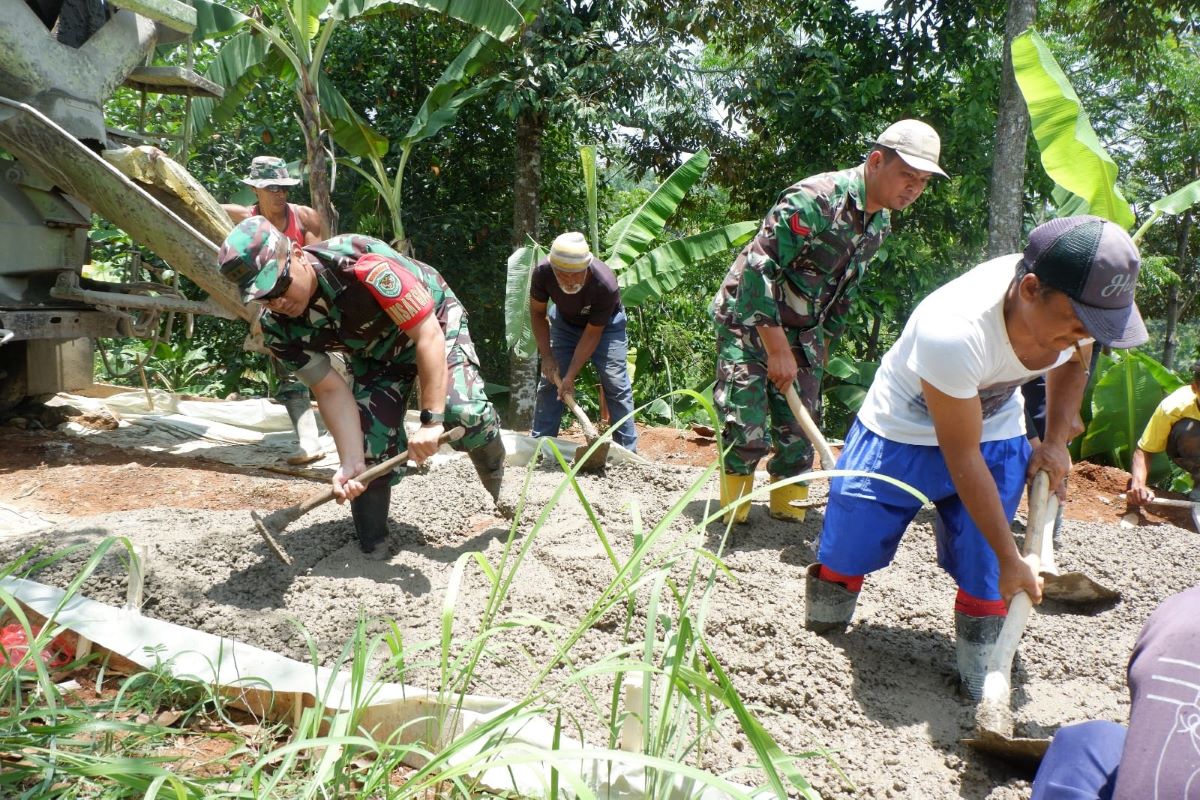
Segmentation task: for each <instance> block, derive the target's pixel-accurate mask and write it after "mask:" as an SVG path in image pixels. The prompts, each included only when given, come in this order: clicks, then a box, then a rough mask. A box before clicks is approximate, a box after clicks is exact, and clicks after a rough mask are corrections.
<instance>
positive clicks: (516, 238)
mask: <svg viewBox="0 0 1200 800" xmlns="http://www.w3.org/2000/svg"><path fill="white" fill-rule="evenodd" d="M545 127H546V116H545V114H544V113H542V112H540V111H533V110H525V111H523V112H521V114H520V115H519V116H518V117H517V146H516V170H515V173H514V176H513V231H512V246H513V248H514V249H515V248H517V247H521V246H522V245H524V244H525V242H526V238H527V237H529V236H532V237H533V238H534V239H536V238H537V232H538V218H539V217H540V216H541V203H540V201H539V194H540V192H541V188H542V133H543V131H544V130H545ZM510 358H511V361H510V363H509V371H508V385H509V395H508V397H509V404H508V426H509V427H510V428H511V429H513V430H516V431H524V430H529V428H530V426H531V425H532V424H533V408H534V405H535V404H536V401H537V380H538V365H537V364H538V362H537V357H536V356H535V357H534V358H529V359H522V358H518V357H517V356H516V355H515V354H510Z"/></svg>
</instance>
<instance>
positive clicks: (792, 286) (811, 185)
mask: <svg viewBox="0 0 1200 800" xmlns="http://www.w3.org/2000/svg"><path fill="white" fill-rule="evenodd" d="M866 196H867V189H866V181H865V176H864V167H863V165H859V166H857V167H853V168H851V169H846V170H842V171H840V172H826V173H822V174H820V175H813V176H812V177H809V178H805V179H804V180H802V181H800V182H799V183H797V184H794V185H793V186H790V187H788V188H787V189H786V190H784V192H783V193H782V194H781V195H780V197H779V200H778V201H777V202H776V203H775V205H774V207H773V208H772V209H771V210H770V212H768V213H767V216H766V218H765V219H764V220H763V224H762V227H761V228H760V229H759V231H758V234H757V235H756V236H755V237H754V238H753V239H752V240H751V241H750V243H749V244H747V245H746V247H745V248H744V249H743V250H742V252H741V254H740V255H739V256H738V258H737V260H736V261H735V262H734V263H733V266H732V267H730V268H729V272H728V273H727V274H726V276H725V280H724V282H723V284H722V285H721V289H720V291H718V292H717V296H716V297H715V298H714V299H713V304H712V309H711V310H712V315H713V318H714V320H715V321H716V323H717V326H718V328H725V329H727V330H728V332H729V333H730V334H732V335H731V336H722V337H720V342H719V352H718V356H719V357H720V358H723V359H728V360H732V361H745V360H747V358H751V359H754V360H758V359H761V358H762V357H763V356H762V345H761V342H760V341H759V338H758V336H757V333H756V332H754V331H753V329H754V328H756V327H757V326H759V325H782V326H784V327H785V328H790V329H793V330H796V331H799V332H801V335H800V336H799V340H800V341H799V342H797V341H796V338H795V337H794V336H789V339H791V340H792V341H793V343H799V344H801V346H802V347H804V348H805V349H809V347H812V346H813V345H816V347H818V348H819V349H821V350H823V349H824V346H825V343H826V342H828V341H829V340H831V339H833V338H835V337H836V336H838V335H839V334H840V333H841V332H842V331H843V330H844V329H845V327H846V314H847V312H848V311H849V308H850V303H851V301H852V300H853V299H854V295H855V293H856V292H857V284H858V281H859V280H860V279H861V278H862V276H863V274H864V273H865V272H866V267H867V264H868V263H869V262H870V261H871V259H872V258H873V257H874V255H875V253H876V251H878V250H879V247H880V245H881V244H882V243H883V240H884V239H885V238H886V237H887V235H888V233H889V231H890V229H891V223H890V216H889V214H888V211H887V210H886V209H884V210H881V211H878V212H876V213H875V214H872V215H871V217H870V219H869V220H868V219H867V214H866V210H865V208H866ZM747 345H749V346H750V347H747ZM747 350H749V351H750V352H747ZM754 350H757V351H758V352H757V353H754V352H753V351H754ZM816 363H817V364H819V363H821V362H820V360H817V361H816Z"/></svg>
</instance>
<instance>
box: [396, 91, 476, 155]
mask: <svg viewBox="0 0 1200 800" xmlns="http://www.w3.org/2000/svg"><path fill="white" fill-rule="evenodd" d="M498 81H499V78H488V79H487V80H485V81H482V82H480V83H478V84H477V85H475V86H472V87H471V88H470V89H466V90H464V91H461V92H459V93H458V94H455V95H453V96H452V97H450V98H449V99H448V100H446V101H445V102H444V103H443V104H442V105H441V106H440V107H438V108H437V109H434V110H432V112H431V113H430V114H429V116H428V117H426V118H425V119H424V120H421V119H419V118H418V119H414V120H413V127H411V128H409V130H408V135H406V136H405V137H404V144H405V145H412V144H416V143H417V142H420V141H423V140H425V139H429V138H432V137H434V136H436V135H437V134H438V133H440V132H441V130H442V128H445V127H446V126H447V125H452V124H453V123H454V119H455V118H456V117H457V116H458V112H459V111H462V110H463V108H465V107H466V106H468V105H470V104H471V102H472V101H473V100H475V98H477V97H482V96H483V95H485V94H487V93H488V92H490V91H491V90H492V87H493V86H495V85H496V83H497V82H498ZM421 110H422V111H425V110H426V109H425V108H424V106H422V108H421ZM418 122H420V123H421V126H420V128H418V127H417V124H418Z"/></svg>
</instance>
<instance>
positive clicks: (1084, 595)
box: [1042, 572, 1121, 603]
mask: <svg viewBox="0 0 1200 800" xmlns="http://www.w3.org/2000/svg"><path fill="white" fill-rule="evenodd" d="M1042 578H1043V579H1044V580H1045V583H1044V584H1043V586H1042V592H1043V594H1045V596H1046V598H1047V599H1049V600H1058V601H1061V602H1064V603H1111V602H1114V601H1116V600H1120V599H1121V593H1120V592H1118V591H1115V590H1113V589H1109V588H1108V587H1107V586H1102V585H1101V584H1099V583H1096V582H1095V581H1094V580H1092V579H1091V578H1089V577H1088V576H1087V575H1084V574H1083V573H1082V572H1064V573H1063V574H1061V575H1052V574H1049V573H1045V572H1043V573H1042Z"/></svg>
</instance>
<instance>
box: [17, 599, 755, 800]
mask: <svg viewBox="0 0 1200 800" xmlns="http://www.w3.org/2000/svg"><path fill="white" fill-rule="evenodd" d="M0 590H3V591H5V592H8V593H10V594H11V595H12V596H13V597H15V598H16V599H17V600H19V601H20V602H21V603H22V604H24V605H25V606H26V607H27V608H29V609H31V610H32V611H34V612H36V613H37V614H40V615H41V616H43V617H46V618H53V619H54V620H55V622H56V623H57V624H58V625H61V626H63V627H65V628H68V629H70V630H72V631H75V632H76V633H77V634H79V635H80V636H82V637H84V638H85V639H88V640H89V641H91V642H92V643H93V644H94V645H96V646H98V647H100V648H103V649H104V650H107V651H109V652H111V653H114V654H116V655H117V656H121V657H123V658H125V659H128V660H129V661H132V662H134V663H135V664H138V665H140V666H141V667H143V668H145V669H150V668H154V667H157V666H158V665H159V664H166V665H168V667H169V668H170V669H171V671H172V673H173V674H174V675H175V676H177V677H179V678H182V679H185V680H195V681H198V682H201V683H204V684H206V685H210V686H216V687H220V688H221V690H222V691H223V693H225V694H226V695H228V696H231V697H233V698H235V702H237V703H238V704H239V705H241V706H243V707H245V708H248V709H249V710H251V711H252V712H254V713H257V714H259V715H262V716H266V717H269V718H272V719H283V720H288V719H297V718H298V716H299V713H300V712H301V710H302V709H303V708H306V707H310V706H314V705H317V704H320V705H322V706H323V707H324V708H325V710H326V712H327V713H329V714H337V713H339V712H344V711H347V710H349V708H350V706H351V698H352V695H353V687H352V685H351V681H350V677H349V676H348V675H347V674H346V673H344V672H334V671H332V670H329V669H326V668H323V667H314V666H313V665H312V664H305V663H301V662H299V661H295V660H293V659H290V658H285V657H284V656H281V655H278V654H276V653H272V652H269V651H267V650H262V649H260V648H257V647H252V646H250V645H247V644H243V643H242V642H237V641H233V640H230V639H223V638H221V637H218V636H213V635H212V634H208V633H204V632H202V631H197V630H193V629H190V628H185V627H183V626H180V625H174V624H172V623H169V622H162V621H160V620H155V619H150V618H148V617H143V616H142V615H141V614H140V613H138V612H136V611H127V610H124V609H119V608H115V607H113V606H109V605H105V604H103V603H98V602H96V601H93V600H89V599H87V598H85V597H81V596H78V595H76V596H73V597H71V598H70V599H69V600H66V601H65V603H64V598H65V594H64V592H63V591H62V590H61V589H57V588H54V587H51V586H46V585H44V584H40V583H36V582H34V581H29V580H24V579H21V578H2V579H0ZM60 606H61V610H59V607H60ZM56 611H57V613H56ZM268 687H269V688H268ZM367 696H368V697H369V700H368V701H367V702H365V703H362V702H360V706H365V710H364V712H363V714H362V717H361V723H360V724H361V725H362V727H363V728H364V729H365V730H367V731H369V732H370V733H371V735H372V736H373V737H374V738H376V739H377V740H380V741H382V740H385V739H388V738H389V737H391V736H393V735H396V736H397V738H398V740H399V741H400V742H404V743H412V742H415V741H423V742H424V743H425V745H426V746H434V747H436V744H434V743H432V742H430V741H429V736H430V731H432V730H436V728H435V727H433V726H432V725H431V723H432V722H433V721H434V720H436V719H438V718H439V717H445V718H452V717H449V716H448V715H449V714H452V713H453V706H455V705H456V704H457V703H458V698H457V697H450V698H448V699H446V698H441V699H439V697H438V695H437V694H436V693H435V692H430V691H427V690H424V689H418V688H414V687H412V686H406V685H403V684H397V683H377V684H374V685H372V686H370V687H368V688H367ZM443 701H444V702H443ZM447 704H449V705H450V706H451V708H447V707H446V706H447ZM512 707H513V703H512V701H510V700H506V699H503V698H497V697H485V696H480V695H467V696H466V697H465V698H463V700H462V704H461V708H462V713H461V715H460V717H459V724H458V725H457V726H456V730H455V732H454V734H455V735H456V736H461V735H465V734H468V733H470V732H471V731H472V730H474V729H476V728H478V727H479V726H483V725H486V724H488V722H489V720H491V719H493V718H495V717H496V716H497V715H502V714H504V713H505V712H506V711H507V710H509V709H511V708H512ZM503 736H504V738H505V740H506V742H505V748H504V751H503V753H504V755H503V757H505V758H506V759H507V758H512V759H513V760H516V761H521V760H524V759H525V757H527V756H528V761H526V763H510V764H507V765H504V766H496V767H493V768H490V769H487V770H486V771H485V772H484V773H483V774H482V775H481V776H479V777H480V779H481V781H482V782H483V784H484V785H486V786H488V787H490V788H492V789H494V790H497V791H513V792H516V793H518V794H520V795H522V796H525V797H544V796H546V794H547V792H548V789H549V786H550V770H551V766H553V767H554V768H555V769H557V770H558V771H559V773H560V776H562V777H561V778H560V794H561V795H562V796H575V794H576V793H575V792H574V791H572V788H571V781H569V780H566V779H565V774H566V773H567V772H570V773H571V774H572V775H575V776H579V777H580V778H581V779H582V782H583V783H584V784H585V785H586V786H587V787H588V788H589V789H590V790H591V791H592V792H593V793H594V794H595V796H597V797H600V798H620V799H621V800H626V799H628V800H634V799H635V798H642V797H645V784H644V782H643V778H642V767H640V766H637V765H630V764H627V763H621V758H622V755H621V754H620V753H619V752H611V753H608V754H607V757H606V755H605V753H604V752H602V751H596V750H594V749H593V750H590V751H586V752H585V751H583V748H582V745H581V743H580V742H577V741H574V740H571V739H570V738H568V737H562V738H561V739H560V742H559V746H558V748H557V749H556V750H555V751H554V753H555V754H554V755H553V761H552V762H551V761H550V760H548V757H550V754H551V750H552V747H551V744H552V742H553V728H552V727H551V725H550V724H549V723H548V722H546V721H545V720H543V719H540V718H537V717H528V716H526V717H520V718H518V719H517V721H516V722H513V723H510V725H509V727H508V728H506V729H505V730H504V732H503ZM485 738H486V737H485ZM481 746H482V744H481ZM473 755H474V752H473V751H469V750H467V751H463V752H461V753H456V754H455V755H454V756H453V757H452V758H451V760H450V763H451V765H456V764H463V763H466V762H467V761H469V760H470V759H471V757H472V756H473ZM729 788H730V789H731V790H733V791H737V792H748V791H749V790H748V789H747V788H746V787H743V786H736V785H734V784H729ZM659 796H664V795H661V794H660V795H659ZM666 797H668V798H669V799H670V800H683V799H684V798H700V799H701V800H725V799H726V798H728V797H730V795H728V794H726V793H725V792H721V791H718V790H716V789H714V788H710V787H705V786H703V785H702V784H699V783H697V782H696V781H693V780H684V779H677V780H676V782H675V784H674V785H673V787H672V791H671V792H670V793H669V794H668V795H666Z"/></svg>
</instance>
